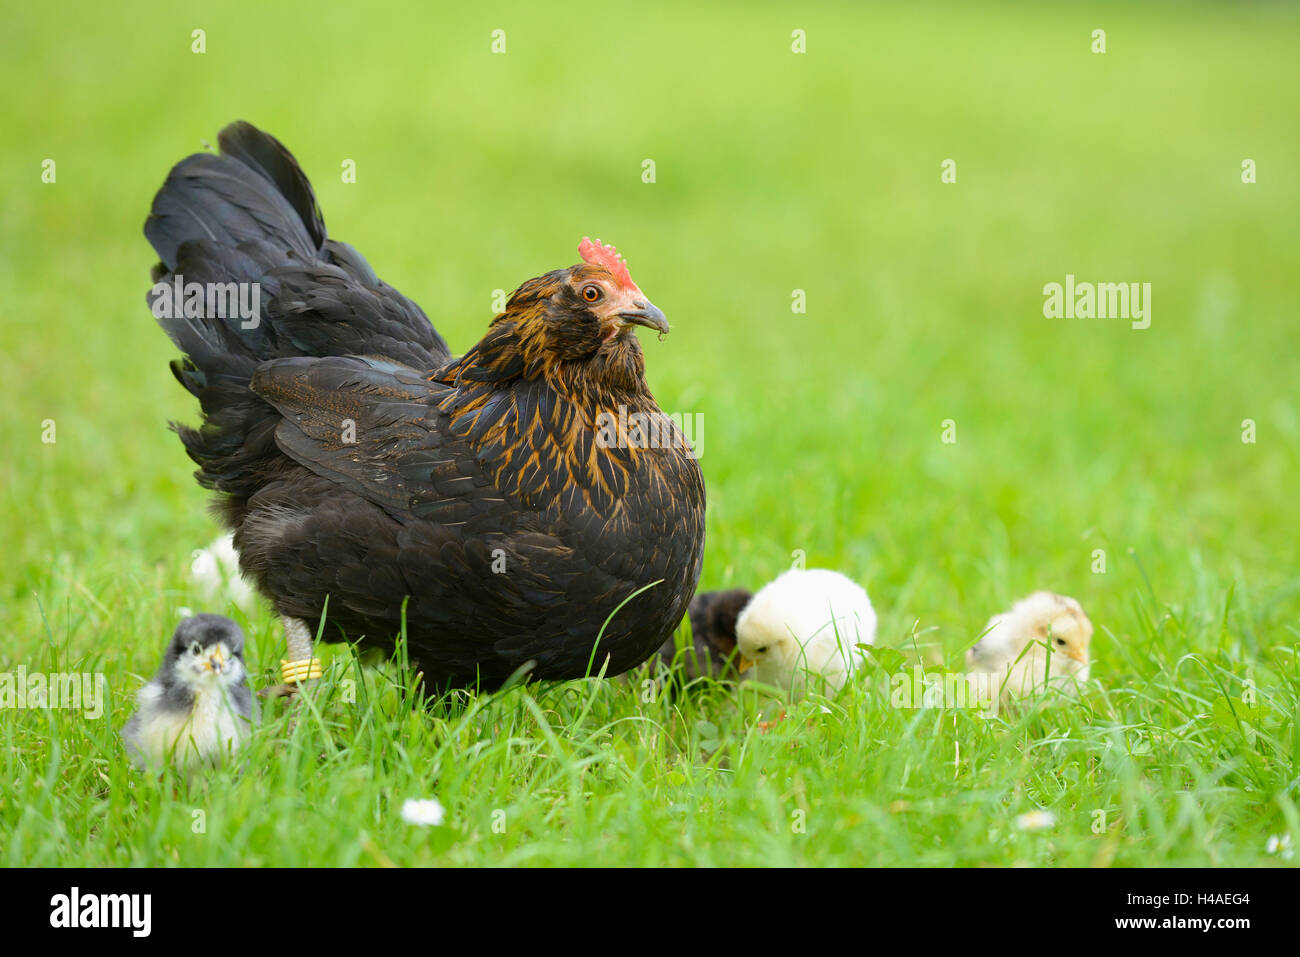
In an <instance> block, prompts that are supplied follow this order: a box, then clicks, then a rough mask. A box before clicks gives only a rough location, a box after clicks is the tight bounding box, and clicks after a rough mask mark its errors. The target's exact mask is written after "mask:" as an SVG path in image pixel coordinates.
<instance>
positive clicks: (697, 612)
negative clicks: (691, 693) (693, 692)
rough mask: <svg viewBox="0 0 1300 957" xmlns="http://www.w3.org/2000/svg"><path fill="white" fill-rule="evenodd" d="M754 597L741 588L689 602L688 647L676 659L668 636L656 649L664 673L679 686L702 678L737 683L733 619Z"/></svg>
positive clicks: (738, 673) (676, 655)
mask: <svg viewBox="0 0 1300 957" xmlns="http://www.w3.org/2000/svg"><path fill="white" fill-rule="evenodd" d="M753 597H754V596H753V595H752V594H751V593H750V592H749V591H747V590H746V589H744V588H732V589H729V590H727V591H706V592H701V593H699V594H697V595H696V596H695V597H694V598H692V599H691V605H690V609H689V610H688V612H687V615H688V617H689V618H690V620H691V645H690V646H688V647H687V648H685V649H683V651H682V652H681V654H680V655H679V654H678V653H677V644H676V642H675V641H674V639H673V638H672V637H671V636H670V637H669V638H668V640H667V641H665V642H664V643H663V646H662V647H661V648H660V649H659V660H660V661H661V662H662V663H663V666H664V668H665V670H667V671H668V672H670V673H672V674H673V675H674V676H675V677H677V678H678V679H679V680H680V681H681V682H682V684H686V683H688V682H691V681H694V680H695V679H696V678H701V677H708V678H718V679H726V680H730V681H738V680H740V672H739V671H738V670H737V668H736V659H737V655H736V618H737V617H739V615H740V613H741V611H742V610H744V608H745V606H746V605H747V604H749V600H750V599H751V598H753ZM674 663H675V667H674Z"/></svg>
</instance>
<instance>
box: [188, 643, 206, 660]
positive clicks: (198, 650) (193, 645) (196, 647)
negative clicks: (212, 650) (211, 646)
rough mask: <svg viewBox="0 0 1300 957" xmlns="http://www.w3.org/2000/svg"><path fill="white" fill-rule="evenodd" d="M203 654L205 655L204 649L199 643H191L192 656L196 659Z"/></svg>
mask: <svg viewBox="0 0 1300 957" xmlns="http://www.w3.org/2000/svg"><path fill="white" fill-rule="evenodd" d="M202 653H203V649H202V648H200V647H199V643H198V642H197V641H191V642H190V654H192V655H194V656H195V657H197V656H198V655H200V654H202Z"/></svg>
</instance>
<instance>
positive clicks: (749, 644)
mask: <svg viewBox="0 0 1300 957" xmlns="http://www.w3.org/2000/svg"><path fill="white" fill-rule="evenodd" d="M736 638H737V646H738V648H739V650H740V654H741V655H742V656H743V658H742V661H741V667H742V668H744V667H747V666H748V664H749V663H752V664H753V668H754V678H755V679H756V680H758V681H761V682H763V683H764V684H769V685H774V686H776V687H778V688H781V689H783V690H785V691H788V692H790V693H791V695H792V696H794V697H798V696H800V695H802V694H803V693H804V691H805V690H807V689H808V688H810V687H811V688H812V689H813V690H816V691H822V692H824V693H827V694H834V693H835V692H837V691H839V690H840V688H842V687H843V686H844V683H845V682H846V681H847V680H848V678H849V677H850V676H851V675H852V674H853V672H854V671H855V670H857V668H858V666H859V665H860V664H861V662H862V655H863V652H862V651H861V649H859V648H858V645H870V644H873V643H874V642H875V639H876V612H875V609H873V608H872V607H871V600H870V599H869V598H868V597H867V593H866V592H865V591H864V590H863V589H862V587H861V586H860V585H858V584H857V583H856V582H854V581H852V580H851V579H849V578H846V577H845V576H844V575H841V574H840V573H839V572H834V571H829V570H827V569H800V568H796V569H791V570H790V571H788V572H785V573H784V574H783V575H781V576H780V577H778V578H777V579H775V580H774V581H772V582H770V583H769V584H767V585H765V586H764V587H763V588H762V589H761V590H760V591H759V592H758V594H756V595H755V596H754V598H753V600H752V601H750V602H749V604H748V605H746V606H745V609H744V611H742V612H741V613H740V617H739V619H738V620H737V622H736Z"/></svg>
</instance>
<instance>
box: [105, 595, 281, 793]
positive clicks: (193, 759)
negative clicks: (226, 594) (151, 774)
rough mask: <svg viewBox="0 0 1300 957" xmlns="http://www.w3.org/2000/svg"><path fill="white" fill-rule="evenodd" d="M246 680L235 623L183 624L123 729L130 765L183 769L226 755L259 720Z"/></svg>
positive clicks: (215, 618) (204, 618) (211, 619)
mask: <svg viewBox="0 0 1300 957" xmlns="http://www.w3.org/2000/svg"><path fill="white" fill-rule="evenodd" d="M247 677H248V671H247V669H246V668H245V667H244V633H243V631H241V630H240V628H239V626H238V625H236V624H235V623H234V622H233V621H231V620H230V619H229V618H223V617H221V616H220V615H194V616H193V617H191V618H187V619H185V620H184V621H183V622H181V624H180V627H178V628H177V629H176V633H175V634H174V635H172V640H171V641H170V642H169V643H168V645H167V651H166V653H165V654H164V655H163V662H162V667H160V668H159V669H158V674H156V675H155V676H154V677H153V679H152V680H151V681H150V682H149V683H148V684H146V685H145V686H144V687H143V688H141V689H140V692H139V694H138V695H137V696H136V704H137V705H138V707H139V710H138V711H136V713H135V714H134V715H132V716H131V720H130V721H128V722H127V723H126V727H124V728H123V729H122V740H123V742H125V744H126V750H127V753H128V754H130V755H131V760H132V763H134V764H135V766H136V767H138V768H145V767H151V768H157V767H162V766H163V765H165V764H167V763H168V762H170V763H172V764H173V765H175V766H176V767H178V768H181V769H183V770H185V771H189V770H191V769H192V768H193V767H194V766H195V765H197V764H199V763H200V762H211V763H216V762H219V761H220V760H221V759H222V758H224V757H227V756H228V755H230V754H233V753H234V752H235V751H237V750H238V749H239V747H240V746H241V745H242V744H243V743H244V742H245V741H246V740H247V739H248V736H249V735H250V734H251V733H252V730H253V727H254V726H255V725H256V724H257V721H258V716H257V712H256V710H255V709H254V706H253V695H252V692H250V691H249V689H248V684H247V682H246V679H247Z"/></svg>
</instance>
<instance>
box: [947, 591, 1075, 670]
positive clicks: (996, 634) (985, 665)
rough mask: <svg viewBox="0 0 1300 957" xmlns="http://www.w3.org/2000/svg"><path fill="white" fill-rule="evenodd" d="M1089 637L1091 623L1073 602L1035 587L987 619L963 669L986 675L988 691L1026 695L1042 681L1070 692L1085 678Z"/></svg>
mask: <svg viewBox="0 0 1300 957" xmlns="http://www.w3.org/2000/svg"><path fill="white" fill-rule="evenodd" d="M1091 641H1092V622H1091V621H1089V620H1088V616H1087V615H1085V614H1084V613H1083V608H1081V607H1080V605H1079V603H1078V602H1077V601H1075V600H1074V599H1073V598H1068V597H1066V596H1065V595H1057V594H1054V593H1053V592H1049V591H1036V592H1034V593H1033V594H1032V595H1030V596H1028V597H1027V598H1023V599H1021V600H1020V601H1018V602H1016V603H1015V604H1014V605H1013V606H1012V607H1011V610H1010V611H1007V612H1004V613H1003V614H1000V615H994V616H993V617H992V618H990V619H989V622H988V624H987V625H985V627H984V636H983V637H982V638H980V640H979V641H977V642H976V643H975V644H974V645H973V646H972V647H971V648H970V649H969V650H968V651H967V652H966V668H967V670H968V671H969V672H970V673H971V674H978V675H981V676H987V679H986V680H987V681H988V682H989V685H990V691H991V693H996V690H997V689H998V688H1002V691H1003V694H1005V695H1024V694H1032V693H1035V692H1038V691H1041V690H1043V688H1044V687H1045V686H1046V685H1047V684H1050V685H1051V686H1052V687H1053V688H1058V687H1059V688H1061V689H1062V690H1064V691H1072V690H1076V689H1077V682H1084V681H1087V680H1088V674H1089V670H1090V666H1091V661H1090V659H1089V657H1088V645H1089V643H1090V642H1091ZM1049 649H1050V656H1049ZM1022 652H1023V654H1022ZM1049 657H1050V663H1049Z"/></svg>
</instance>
